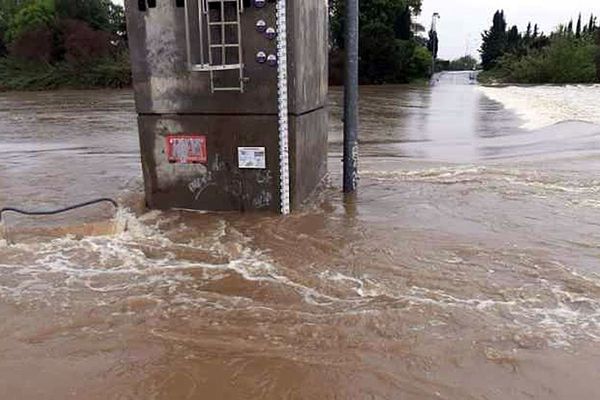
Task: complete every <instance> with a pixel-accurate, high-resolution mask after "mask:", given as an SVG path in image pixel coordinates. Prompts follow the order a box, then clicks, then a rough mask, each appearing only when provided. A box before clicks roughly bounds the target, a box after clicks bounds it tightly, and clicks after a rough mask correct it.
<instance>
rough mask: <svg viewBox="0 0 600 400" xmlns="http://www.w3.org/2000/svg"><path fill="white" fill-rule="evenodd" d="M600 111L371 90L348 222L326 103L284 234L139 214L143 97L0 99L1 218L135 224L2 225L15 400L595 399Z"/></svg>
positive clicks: (235, 218) (2, 379)
mask: <svg viewBox="0 0 600 400" xmlns="http://www.w3.org/2000/svg"><path fill="white" fill-rule="evenodd" d="M599 95H600V87H595V86H585V87H576V86H572V87H528V88H510V87H508V88H493V89H492V88H479V87H477V86H473V85H469V84H468V79H466V77H465V75H461V74H449V75H445V76H443V77H442V78H441V79H440V82H439V84H438V85H437V86H435V87H433V88H430V87H416V86H415V87H411V86H407V87H396V86H383V87H365V88H363V89H362V104H361V108H362V127H361V138H362V145H361V156H362V160H361V169H362V180H361V187H360V192H359V194H358V196H357V198H356V199H355V200H352V201H344V200H343V198H342V196H341V195H340V194H339V191H340V180H341V179H340V169H341V163H340V152H341V122H340V114H341V109H340V103H341V92H340V90H339V89H333V90H332V94H331V114H332V121H331V134H330V171H331V177H330V184H329V186H328V187H327V188H326V189H325V190H324V191H323V192H322V193H321V194H319V196H318V197H317V198H316V199H315V200H314V202H313V203H312V204H310V205H308V206H307V207H306V208H305V209H304V210H303V211H301V212H298V213H296V214H294V215H292V216H290V217H286V218H283V217H279V216H275V215H265V214H257V215H243V216H241V215H237V214H218V215H214V214H200V213H184V212H153V211H146V210H144V209H143V207H142V206H141V203H142V182H141V172H140V166H139V162H138V158H139V156H138V144H137V132H136V121H135V114H134V110H133V100H132V95H131V93H129V92H126V91H94V92H51V93H5V94H1V95H0V164H1V166H2V167H1V169H0V207H2V206H7V205H12V206H22V207H27V208H34V209H39V208H47V207H50V208H51V207H55V206H60V205H65V204H70V203H73V202H75V201H79V200H85V199H88V198H93V197H98V196H113V197H116V198H119V199H120V201H121V203H122V204H124V205H125V207H123V209H121V210H119V211H118V212H117V215H116V216H115V217H114V218H113V211H112V210H111V209H110V208H108V207H104V206H100V207H98V208H94V209H88V210H85V211H77V212H72V213H70V214H66V215H62V216H60V217H52V218H33V219H32V218H24V217H18V216H15V215H7V216H6V219H5V221H4V226H3V230H4V232H3V233H2V237H3V239H1V240H2V242H0V316H1V319H0V399H24V400H29V399H45V400H54V399H56V400H59V399H61V400H62V399H90V400H94V399H103V400H104V399H115V400H122V399H144V400H147V399H170V400H171V399H172V400H179V399H182V400H183V399H452V400H467V399H486V400H490V399H511V400H512V399H545V400H546V399H595V398H599V397H600V379H598V378H600V275H599V273H600V267H599V263H598V260H599V256H600V192H599V190H600V178H598V174H597V171H598V169H600V146H599V139H600V136H599V134H600V127H599V126H598V125H595V123H596V119H598V116H599V115H600V110H598V109H596V108H600V106H598V105H597V104H598V102H597V99H598V96H599ZM585 99H587V101H586V100H585ZM594 104H596V106H594ZM594 107H596V108H594Z"/></svg>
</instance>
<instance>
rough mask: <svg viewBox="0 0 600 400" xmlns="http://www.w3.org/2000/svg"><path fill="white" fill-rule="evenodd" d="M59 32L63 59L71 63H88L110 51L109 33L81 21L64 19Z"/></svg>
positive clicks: (105, 55)
mask: <svg viewBox="0 0 600 400" xmlns="http://www.w3.org/2000/svg"><path fill="white" fill-rule="evenodd" d="M59 32H60V36H61V37H62V40H61V41H62V43H63V49H64V59H65V60H66V61H67V62H69V63H71V64H82V63H89V62H90V61H92V60H94V59H97V58H103V57H107V56H108V55H109V53H110V47H111V44H110V34H109V33H108V32H105V31H97V30H94V29H92V28H91V27H90V26H89V25H88V24H87V23H85V22H83V21H77V20H72V19H70V20H64V21H62V22H61V27H60V29H59Z"/></svg>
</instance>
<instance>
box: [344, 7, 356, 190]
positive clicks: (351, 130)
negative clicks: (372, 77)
mask: <svg viewBox="0 0 600 400" xmlns="http://www.w3.org/2000/svg"><path fill="white" fill-rule="evenodd" d="M358 7H359V0H346V10H345V11H346V18H345V22H346V23H345V36H346V39H345V48H346V62H345V74H344V75H345V76H344V193H353V192H355V191H356V189H357V186H358V41H359V40H358V37H359V33H358V13H359V11H358V10H359V8H358Z"/></svg>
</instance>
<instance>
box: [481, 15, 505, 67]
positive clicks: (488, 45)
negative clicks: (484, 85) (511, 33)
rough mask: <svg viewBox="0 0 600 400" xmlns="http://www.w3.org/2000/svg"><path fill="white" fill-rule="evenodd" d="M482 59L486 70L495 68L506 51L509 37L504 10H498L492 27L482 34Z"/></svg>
mask: <svg viewBox="0 0 600 400" xmlns="http://www.w3.org/2000/svg"><path fill="white" fill-rule="evenodd" d="M482 40H483V42H482V45H481V50H480V52H481V61H482V65H483V68H484V69H485V70H490V69H492V68H494V67H495V66H496V64H497V62H498V60H499V59H500V57H502V56H503V55H504V53H505V52H506V47H507V45H508V38H507V32H506V19H505V18H504V11H500V10H498V11H496V13H495V14H494V20H493V24H492V27H491V28H490V29H489V30H487V31H485V32H484V33H483V35H482Z"/></svg>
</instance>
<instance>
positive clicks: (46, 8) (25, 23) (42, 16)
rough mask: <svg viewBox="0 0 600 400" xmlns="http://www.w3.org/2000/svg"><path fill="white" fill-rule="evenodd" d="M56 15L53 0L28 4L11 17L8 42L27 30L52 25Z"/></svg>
mask: <svg viewBox="0 0 600 400" xmlns="http://www.w3.org/2000/svg"><path fill="white" fill-rule="evenodd" d="M55 15H56V14H55V8H54V2H53V1H52V0H37V1H34V2H31V3H29V4H26V5H25V6H23V7H22V8H20V9H19V10H18V11H17V12H16V14H15V15H14V16H12V17H10V19H9V22H8V28H7V30H6V42H7V43H11V42H12V41H14V40H16V39H17V38H19V36H21V35H23V34H24V33H26V32H29V31H33V30H37V29H41V28H48V27H50V26H51V25H52V24H53V23H54V20H55Z"/></svg>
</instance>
